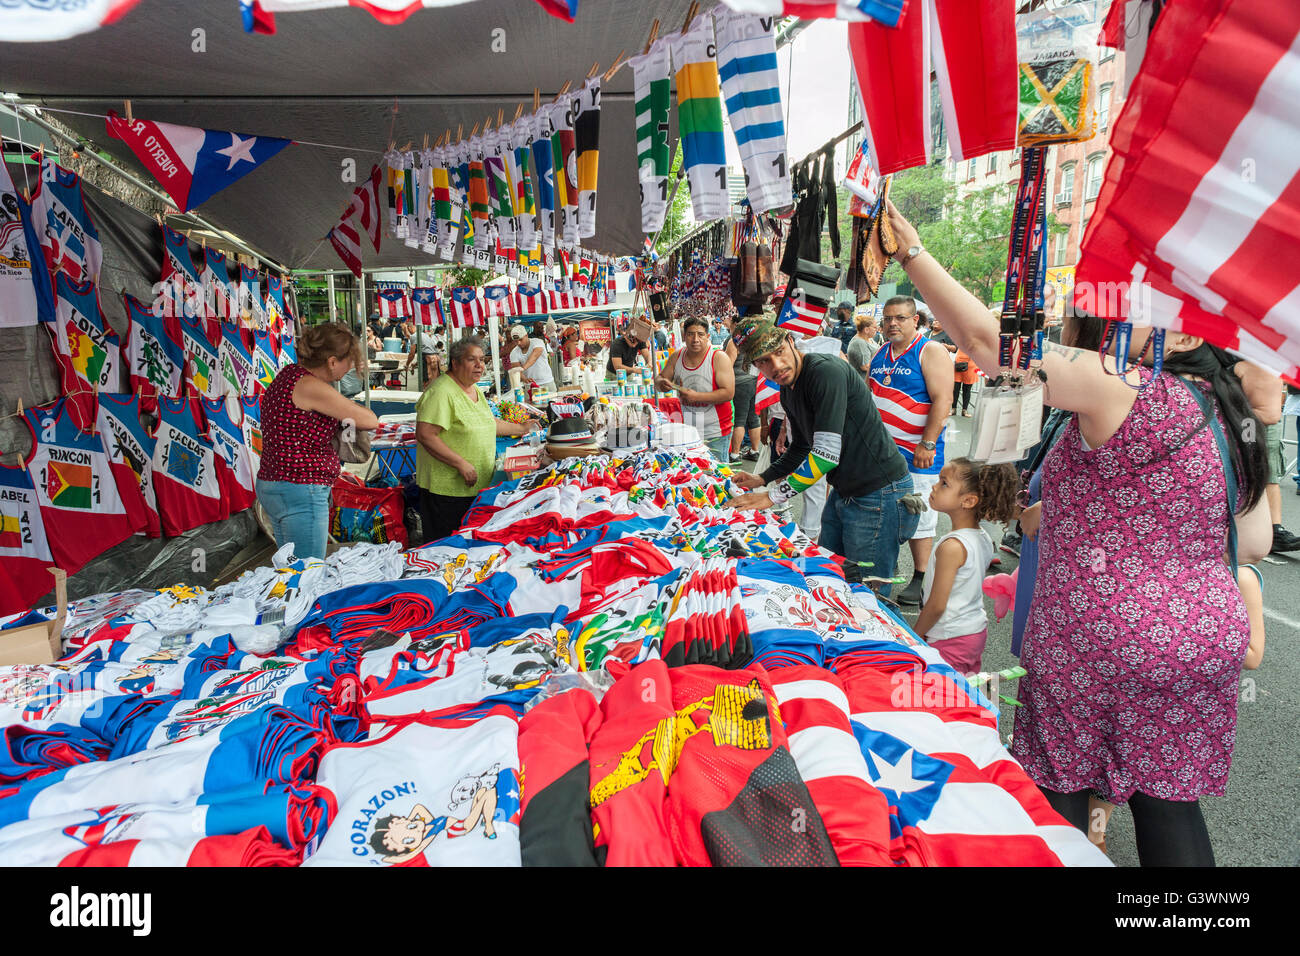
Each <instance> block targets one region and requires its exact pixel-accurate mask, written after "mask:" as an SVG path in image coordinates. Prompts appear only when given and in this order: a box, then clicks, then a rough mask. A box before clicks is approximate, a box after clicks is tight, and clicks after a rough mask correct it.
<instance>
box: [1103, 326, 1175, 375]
mask: <svg viewBox="0 0 1300 956" xmlns="http://www.w3.org/2000/svg"><path fill="white" fill-rule="evenodd" d="M1112 341H1113V342H1114V343H1115V369H1116V371H1115V374H1116V375H1118V376H1119V380H1120V381H1121V382H1123V383H1124V384H1125V385H1127V386H1128V387H1129V388H1131V389H1134V390H1136V391H1139V392H1140V391H1142V389H1144V388H1146V385H1143V384H1142V376H1141V375H1139V376H1138V382H1137V384H1136V385H1134V384H1133V383H1132V382H1130V381H1129V380H1128V373H1129V372H1130V371H1133V370H1134V369H1136V368H1138V367H1139V366H1141V364H1142V360H1143V359H1144V358H1146V357H1147V352H1148V350H1149V351H1150V352H1151V379H1150V381H1148V382H1147V384H1148V385H1149V384H1151V381H1154V380H1155V379H1156V377H1157V376H1158V375H1159V374H1160V372H1161V370H1162V369H1163V368H1164V367H1165V330H1164V329H1152V330H1151V335H1150V337H1148V338H1147V341H1146V344H1145V345H1143V346H1142V354H1140V355H1139V356H1138V358H1137V362H1136V363H1135V364H1134V365H1133V366H1130V365H1129V359H1128V350H1129V343H1130V342H1132V341H1133V323H1132V322H1107V323H1106V332H1105V334H1104V335H1103V337H1102V341H1101V367H1102V370H1103V371H1106V353H1107V352H1109V351H1110V344H1111V342H1112ZM1106 374H1107V375H1109V374H1110V372H1109V371H1106Z"/></svg>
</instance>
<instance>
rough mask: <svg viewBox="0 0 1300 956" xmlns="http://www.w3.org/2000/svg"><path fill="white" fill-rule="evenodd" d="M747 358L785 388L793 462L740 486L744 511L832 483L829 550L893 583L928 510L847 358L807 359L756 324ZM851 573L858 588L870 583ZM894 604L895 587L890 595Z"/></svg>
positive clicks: (825, 526)
mask: <svg viewBox="0 0 1300 956" xmlns="http://www.w3.org/2000/svg"><path fill="white" fill-rule="evenodd" d="M735 341H736V345H737V348H739V349H740V350H741V351H743V352H745V353H746V354H747V355H748V356H749V357H750V358H751V360H752V361H753V363H754V366H755V367H756V368H757V369H758V371H759V372H761V373H762V374H763V375H764V376H765V377H767V378H768V379H769V380H770V381H771V382H773V383H774V384H776V385H779V386H780V388H781V406H782V408H784V409H785V414H786V422H787V423H788V424H789V427H790V445H789V447H788V448H787V449H786V452H785V454H784V455H782V456H781V457H780V459H778V460H777V461H776V462H774V463H773V464H772V466H771V467H770V468H768V469H767V470H766V471H765V472H763V473H762V474H761V475H751V474H748V473H745V472H739V473H737V474H736V475H735V476H734V477H735V480H736V482H737V483H738V484H740V485H741V486H742V487H744V488H748V489H758V488H761V487H762V486H764V485H769V490H767V491H757V492H755V493H753V494H746V495H741V496H740V497H738V498H735V499H733V500H732V501H731V502H730V503H731V505H732V507H735V508H770V507H772V506H773V505H775V504H781V503H783V502H785V501H787V500H789V499H790V498H793V497H794V496H795V495H797V494H799V493H801V492H803V491H805V490H807V489H808V488H810V487H812V485H813V484H815V483H816V482H817V480H818V479H819V478H821V477H823V476H825V478H826V482H827V484H829V485H830V486H831V492H830V495H829V496H828V497H827V499H826V508H825V510H824V511H823V512H822V530H821V537H820V538H819V542H820V544H821V545H822V547H824V548H827V549H828V550H831V551H834V552H836V553H837V554H841V555H843V556H844V557H845V558H847V559H848V561H849V562H871V564H872V566H871V568H870V569H869V571H868V572H867V573H868V574H869V575H871V576H873V577H881V578H889V577H893V575H894V569H895V567H896V566H897V562H898V548H899V545H901V544H902V543H903V542H904V541H906V540H908V538H910V537H911V535H912V533H913V532H914V531H915V530H916V523H917V514H918V513H919V511H920V510H921V509H922V507H923V504H922V503H921V502H920V500H919V498H917V497H916V496H914V495H913V497H912V498H911V499H909V500H908V501H907V502H904V501H903V499H904V498H905V497H906V496H908V495H911V494H912V478H911V475H910V474H909V473H908V470H907V462H906V461H904V459H903V456H902V455H901V454H900V453H899V451H898V446H897V445H895V444H894V440H893V439H892V438H891V437H890V435H889V433H888V432H887V431H886V430H885V425H884V423H883V422H882V421H881V420H880V412H879V410H877V408H876V403H875V401H874V400H873V399H872V397H871V391H870V389H868V388H867V386H866V383H865V382H863V380H862V376H861V374H859V373H857V372H855V371H854V370H853V368H852V367H851V366H850V365H849V364H848V363H847V362H845V361H844V360H843V359H841V358H839V357H838V356H832V355H804V354H803V353H801V352H800V351H799V350H798V349H797V348H796V347H795V344H794V340H793V339H792V338H791V336H790V333H788V332H786V331H785V330H784V329H780V328H777V327H776V326H775V325H774V324H773V322H772V321H771V319H766V318H765V319H760V320H753V319H751V320H747V321H745V322H744V323H742V324H741V325H740V327H739V328H738V329H737V330H736V334H735ZM859 567H860V566H859V565H857V564H854V563H850V564H848V565H846V567H845V573H846V575H848V576H849V577H850V580H853V579H856V578H857V577H860V576H862V573H861V571H860V570H859ZM880 590H881V593H882V594H884V595H888V594H889V586H888V585H884V586H882V587H881V589H880Z"/></svg>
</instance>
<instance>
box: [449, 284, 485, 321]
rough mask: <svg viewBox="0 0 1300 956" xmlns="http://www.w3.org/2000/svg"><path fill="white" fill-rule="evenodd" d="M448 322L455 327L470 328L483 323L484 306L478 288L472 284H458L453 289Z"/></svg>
mask: <svg viewBox="0 0 1300 956" xmlns="http://www.w3.org/2000/svg"><path fill="white" fill-rule="evenodd" d="M449 304H450V309H449V310H448V313H447V318H448V322H449V324H450V325H451V327H452V328H454V329H468V328H473V327H474V326H476V325H480V324H482V321H483V308H482V304H481V303H480V302H479V299H478V290H477V289H475V288H474V287H473V286H471V285H463V286H457V287H456V288H454V289H452V290H451V302H450V303H449Z"/></svg>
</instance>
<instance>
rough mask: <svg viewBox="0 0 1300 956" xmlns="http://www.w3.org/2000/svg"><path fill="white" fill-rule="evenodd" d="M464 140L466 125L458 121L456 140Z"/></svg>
mask: <svg viewBox="0 0 1300 956" xmlns="http://www.w3.org/2000/svg"><path fill="white" fill-rule="evenodd" d="M464 140H465V125H464V124H463V123H457V124H456V142H458V143H460V142H464Z"/></svg>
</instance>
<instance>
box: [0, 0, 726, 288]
mask: <svg viewBox="0 0 1300 956" xmlns="http://www.w3.org/2000/svg"><path fill="white" fill-rule="evenodd" d="M689 6H690V2H689V0H658V2H656V3H654V4H636V3H627V2H625V0H583V3H582V6H581V9H580V11H579V14H578V19H577V22H576V23H572V24H569V23H565V22H564V21H562V20H559V19H557V18H555V17H553V16H551V15H549V14H548V13H546V12H545V11H544V10H543V9H542V8H541V7H540V6H538V5H537V4H535V3H521V2H519V0H475V2H472V3H465V4H462V5H460V6H454V7H446V8H440V9H435V10H423V11H419V12H417V13H416V14H414V15H413V16H411V17H410V19H408V20H407V21H406V22H405V23H403V24H400V25H397V26H391V27H390V26H384V25H383V24H381V23H379V22H378V21H377V20H375V19H374V18H373V17H372V16H371V15H370V14H369V13H367V12H365V11H364V10H360V9H355V8H342V9H331V10H321V11H317V12H313V13H303V14H296V15H294V16H285V17H281V18H278V26H279V32H278V33H276V34H275V35H271V36H266V35H261V34H248V33H245V32H244V30H243V27H242V25H241V23H240V18H239V14H238V9H237V8H236V7H235V5H234V4H224V3H223V4H213V3H200V2H197V0H190V2H184V3H178V2H171V3H169V2H164V0H143V2H141V3H140V4H139V5H138V6H136V7H135V8H134V9H133V10H132V11H131V12H130V13H129V14H128V15H126V16H125V17H123V19H122V20H121V21H120V22H118V23H116V24H112V25H110V26H106V27H103V28H102V29H100V30H97V31H95V32H94V33H88V34H84V35H82V36H79V37H75V38H73V39H70V40H65V41H61V42H58V43H4V42H0V90H3V91H5V92H8V93H15V94H19V95H21V96H22V98H23V101H24V102H28V103H32V104H35V105H38V106H44V107H48V108H50V109H51V110H71V111H77V112H80V113H92V114H98V115H97V116H80V115H73V114H69V113H54V114H53V116H54V117H55V118H56V119H58V120H59V121H60V122H62V123H64V124H66V125H67V126H69V127H71V128H72V129H74V130H76V131H77V132H78V133H79V134H81V135H84V136H85V137H86V138H87V139H88V140H90V141H91V142H93V143H94V144H95V145H96V147H97V148H99V149H103V150H105V151H107V152H108V153H109V154H110V155H111V156H112V157H113V158H114V159H115V160H116V161H117V162H118V163H120V164H121V165H122V166H123V167H124V168H126V169H128V170H131V171H133V172H135V173H136V174H137V175H142V178H148V175H147V173H145V171H144V168H143V166H142V164H141V163H140V162H139V161H138V160H137V159H136V157H135V155H134V154H133V153H132V152H131V151H130V149H129V148H128V147H127V146H126V145H125V144H123V143H121V142H120V141H118V140H115V139H112V138H111V137H109V136H108V135H107V133H106V132H105V128H104V121H103V119H102V118H99V117H102V115H103V114H104V113H106V112H108V111H109V110H116V111H117V112H118V113H121V112H122V101H123V100H124V99H128V98H129V99H130V100H131V101H132V108H133V111H134V115H135V116H136V117H139V118H144V119H150V120H156V121H161V122H166V123H177V124H180V125H185V126H197V127H202V128H206V129H221V130H235V131H238V132H240V133H252V134H254V135H259V136H279V137H288V138H292V139H294V140H297V141H299V142H301V143H326V144H332V145H337V146H343V147H348V148H346V149H324V148H320V147H317V146H306V145H295V146H290V147H289V148H287V149H285V150H284V151H283V152H281V153H280V154H279V155H278V156H275V157H274V158H273V159H271V160H269V161H267V162H266V163H265V164H264V165H263V166H262V167H261V168H259V169H258V170H256V171H255V172H254V173H253V174H251V175H248V176H245V177H244V178H243V179H241V180H239V181H238V182H236V183H235V184H234V185H232V186H230V187H229V188H228V189H226V190H224V191H222V192H220V193H218V194H217V195H215V196H213V197H212V198H211V199H210V200H208V201H207V202H206V203H204V204H203V205H202V206H200V207H199V208H198V210H197V211H198V212H200V213H201V214H202V215H203V216H204V217H205V218H207V219H208V220H210V221H211V222H213V223H216V224H218V225H220V226H222V227H224V228H226V229H228V230H230V231H231V232H233V233H236V234H237V235H239V236H240V237H241V238H242V239H244V240H245V241H246V242H247V243H248V244H249V245H251V246H252V247H253V248H255V249H258V250H261V251H262V252H263V253H264V254H265V255H267V256H269V257H271V258H274V259H276V260H278V261H279V262H282V263H285V264H286V265H289V266H291V267H294V268H299V269H335V268H338V266H339V259H338V256H337V255H336V254H335V252H334V250H333V249H332V248H331V246H330V244H329V243H328V242H324V243H322V242H321V241H320V240H321V239H322V237H324V236H325V234H326V233H327V232H328V231H329V230H330V229H331V228H333V226H334V225H335V224H336V223H337V222H338V218H339V214H340V213H341V212H342V211H343V209H344V207H345V206H346V205H347V204H348V202H349V201H350V199H351V195H352V190H353V188H354V186H355V184H354V183H345V182H344V181H343V178H342V172H343V169H344V162H345V161H347V160H352V161H354V163H355V167H356V175H357V177H358V179H360V178H364V177H365V175H366V173H367V172H369V170H370V167H371V165H372V164H374V163H376V162H378V161H379V159H380V157H381V155H382V152H383V150H384V149H385V148H386V147H387V146H388V143H389V141H390V139H391V140H394V141H396V143H397V145H398V146H399V147H400V146H403V145H405V144H406V143H407V142H413V143H414V144H415V146H416V147H419V146H421V145H422V144H423V141H424V136H425V134H426V133H427V134H429V140H430V142H432V141H433V140H434V139H436V138H437V137H438V136H439V135H441V134H442V132H443V131H444V130H446V129H450V130H451V132H452V136H453V137H454V136H455V134H456V128H457V126H458V125H461V126H463V127H464V135H465V137H466V138H468V137H469V133H470V130H471V129H472V128H473V127H474V126H475V125H479V126H481V125H482V123H483V121H484V120H485V119H486V118H487V117H489V116H491V117H492V125H493V127H494V128H495V127H496V125H497V122H496V121H497V112H498V110H504V111H505V118H506V121H507V122H510V121H511V120H512V119H513V118H514V115H515V110H516V109H517V108H518V106H519V104H520V103H524V104H525V106H524V112H525V113H526V114H527V113H530V112H531V111H532V101H533V90H534V88H540V90H541V96H542V102H543V103H546V102H549V101H550V100H551V99H553V98H554V96H555V94H556V93H557V92H559V90H560V88H561V87H562V86H563V85H564V84H565V83H566V82H569V83H570V84H571V89H577V88H580V87H581V85H582V82H583V80H584V78H585V76H586V74H587V71H588V70H589V69H590V68H591V66H592V64H593V63H599V64H600V68H601V70H602V71H604V70H606V69H608V68H609V67H610V66H611V65H612V64H613V62H614V59H615V57H616V56H617V55H618V53H619V51H620V50H623V51H626V55H627V56H634V55H637V54H639V53H641V51H642V49H643V48H644V46H645V41H646V37H647V35H648V34H649V32H650V25H651V23H652V22H653V20H654V19H655V18H658V19H659V20H660V23H661V26H660V35H661V36H663V35H665V34H667V33H669V32H671V31H672V30H676V29H680V28H681V25H682V23H683V21H684V20H685V17H686V11H687V9H688V8H689ZM706 12H707V11H706ZM196 30H202V31H204V32H203V35H202V42H203V48H204V50H205V51H206V52H194V50H193V48H194V46H195V44H196V43H197V42H198V41H197V40H196V37H195V31H196ZM495 31H502V32H495ZM494 41H495V45H496V46H497V47H498V48H499V47H500V46H501V44H502V43H504V46H505V52H494V51H493V46H494ZM601 98H602V102H601V114H602V115H601V130H600V185H599V207H598V211H597V217H596V225H597V231H596V235H595V237H593V238H591V239H587V240H584V243H583V244H584V246H586V247H588V248H591V249H593V250H596V251H599V252H603V253H609V254H634V253H637V252H638V251H639V250H640V248H641V244H642V241H643V238H644V237H643V235H642V233H641V231H640V226H641V210H640V195H639V192H638V185H637V175H636V144H635V131H634V106H633V100H632V70H631V69H630V68H626V67H625V68H623V69H621V70H620V71H619V72H618V73H617V74H616V75H615V76H614V78H613V79H612V80H610V81H609V82H608V83H607V84H605V85H604V86H603V87H602V95H601ZM395 102H396V106H397V113H396V118H395V119H394V114H393V106H394V103H395ZM29 126H30V124H24V128H25V129H26V128H29ZM390 130H391V136H390ZM675 137H676V117H675V113H674V117H673V129H672V131H671V132H670V142H672V141H674V140H675ZM363 259H364V264H365V265H366V266H367V267H373V266H381V267H391V268H411V267H427V266H430V265H434V264H436V263H437V262H438V261H440V260H435V259H433V258H432V257H431V256H430V255H429V254H428V253H425V252H422V251H420V250H418V249H410V248H408V247H407V246H405V245H403V243H402V242H401V241H400V240H396V239H393V238H391V237H390V236H385V237H384V242H383V248H382V251H381V252H380V253H379V254H378V255H375V253H374V250H373V249H371V248H369V247H367V248H366V249H365V250H364V256H363Z"/></svg>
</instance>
